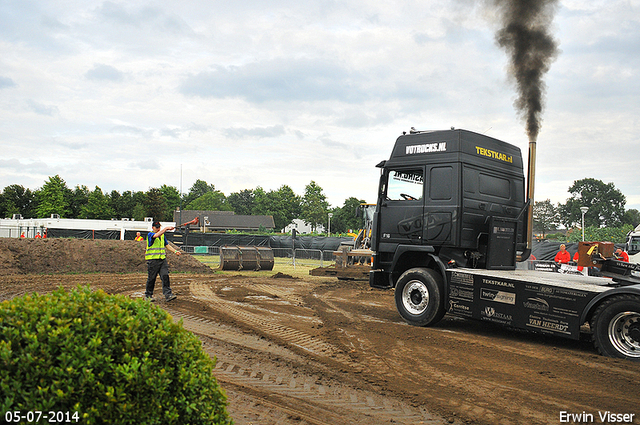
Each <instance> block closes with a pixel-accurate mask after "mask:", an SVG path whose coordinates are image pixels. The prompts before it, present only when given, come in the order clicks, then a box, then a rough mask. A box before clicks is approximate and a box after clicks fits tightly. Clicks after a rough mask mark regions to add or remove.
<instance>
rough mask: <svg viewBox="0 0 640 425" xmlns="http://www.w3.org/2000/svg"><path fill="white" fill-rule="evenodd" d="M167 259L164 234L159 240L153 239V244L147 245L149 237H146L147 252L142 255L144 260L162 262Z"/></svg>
mask: <svg viewBox="0 0 640 425" xmlns="http://www.w3.org/2000/svg"><path fill="white" fill-rule="evenodd" d="M164 258H167V253H166V251H165V248H164V234H162V235H160V237H159V238H154V239H153V244H151V245H149V236H147V250H146V252H145V253H144V259H145V260H162V259H164Z"/></svg>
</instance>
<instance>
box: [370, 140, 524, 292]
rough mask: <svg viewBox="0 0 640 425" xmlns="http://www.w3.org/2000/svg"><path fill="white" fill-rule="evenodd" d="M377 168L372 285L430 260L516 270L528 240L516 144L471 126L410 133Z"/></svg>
mask: <svg viewBox="0 0 640 425" xmlns="http://www.w3.org/2000/svg"><path fill="white" fill-rule="evenodd" d="M378 167H379V168H381V170H382V173H381V177H380V185H379V191H378V202H377V208H376V212H375V215H374V222H373V228H374V231H373V238H372V250H373V251H374V252H375V254H374V264H373V269H374V270H376V272H372V274H371V279H372V280H371V283H372V286H378V287H393V286H395V285H394V282H395V280H397V278H398V277H399V275H400V274H402V273H403V272H404V271H405V270H406V269H408V268H410V267H415V266H416V265H427V264H426V263H431V262H440V263H441V264H440V265H439V267H444V265H445V264H447V263H449V262H451V261H453V262H455V264H457V265H459V266H462V267H472V268H475V267H479V268H489V269H492V268H499V269H513V268H515V258H516V251H524V245H525V242H526V238H525V227H526V226H525V218H526V214H525V179H524V170H523V161H522V154H521V152H520V149H519V148H518V147H516V146H513V145H510V144H508V143H505V142H502V141H500V140H497V139H494V138H492V137H488V136H485V135H482V134H478V133H474V132H471V131H467V130H443V131H425V132H412V133H410V134H403V135H402V136H400V137H398V139H397V140H396V143H395V146H394V148H393V151H392V152H391V156H390V158H389V159H388V160H387V161H382V162H381V163H380V164H378Z"/></svg>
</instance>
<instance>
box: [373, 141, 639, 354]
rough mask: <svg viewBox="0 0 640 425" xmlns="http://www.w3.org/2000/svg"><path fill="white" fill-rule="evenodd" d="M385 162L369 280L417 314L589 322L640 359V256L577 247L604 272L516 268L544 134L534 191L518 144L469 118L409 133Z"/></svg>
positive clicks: (420, 321) (426, 320) (567, 327)
mask: <svg viewBox="0 0 640 425" xmlns="http://www.w3.org/2000/svg"><path fill="white" fill-rule="evenodd" d="M378 167H379V168H380V169H381V176H380V184H379V191H378V201H377V204H376V210H375V213H374V218H373V229H372V238H371V250H372V251H373V265H372V270H371V272H370V273H369V284H370V285H371V286H372V287H375V288H389V289H391V288H395V302H396V308H397V310H398V312H399V313H400V315H401V316H402V318H403V319H404V320H405V321H406V322H407V323H409V324H412V325H416V326H429V325H433V324H435V323H437V322H438V321H439V320H440V319H442V318H443V317H444V315H445V314H447V313H449V314H453V315H456V316H460V317H465V318H469V319H476V320H483V321H489V322H493V323H499V324H503V325H506V326H511V327H515V328H520V329H525V330H530V331H536V332H542V333H547V334H553V335H558V336H562V337H566V338H572V339H578V338H579V337H580V329H581V327H582V325H584V324H589V326H590V328H591V331H592V333H593V342H594V345H595V347H596V348H597V349H598V351H599V352H600V353H601V354H603V355H606V356H611V357H619V358H626V359H630V360H634V361H640V278H638V271H639V270H640V266H638V265H636V264H630V263H624V262H621V261H617V260H615V259H614V258H613V245H612V244H608V243H599V242H590V243H583V244H581V246H580V249H579V252H580V259H579V263H578V264H579V265H582V266H586V267H594V268H597V269H598V270H599V273H600V274H601V275H603V276H604V277H594V276H577V275H567V274H555V273H546V272H540V271H535V270H520V269H516V264H517V262H518V261H525V260H526V259H527V258H528V257H529V255H530V252H531V239H532V238H531V235H532V232H531V227H532V226H531V225H532V208H531V206H532V204H533V183H534V180H535V177H534V174H535V142H531V143H530V146H529V172H528V189H527V193H526V196H525V177H524V167H523V160H522V155H521V152H520V149H519V148H517V147H516V146H513V145H510V144H508V143H505V142H503V141H500V140H497V139H494V138H491V137H488V136H485V135H481V134H478V133H474V132H471V131H466V130H453V129H452V130H444V131H427V132H417V131H412V132H411V133H410V134H403V135H402V136H400V137H399V138H398V139H397V141H396V144H395V146H394V148H393V151H392V153H391V157H390V158H389V160H387V161H382V162H381V163H380V164H378Z"/></svg>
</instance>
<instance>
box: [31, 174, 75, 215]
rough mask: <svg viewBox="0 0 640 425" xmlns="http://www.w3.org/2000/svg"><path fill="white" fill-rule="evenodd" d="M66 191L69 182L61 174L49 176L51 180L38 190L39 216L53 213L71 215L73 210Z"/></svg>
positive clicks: (37, 213) (37, 211) (37, 212)
mask: <svg viewBox="0 0 640 425" xmlns="http://www.w3.org/2000/svg"><path fill="white" fill-rule="evenodd" d="M66 191H68V188H67V184H66V183H65V181H64V180H63V179H62V178H61V177H60V176H59V175H57V174H56V175H55V176H53V177H49V180H47V181H46V182H45V184H44V185H43V186H42V188H41V189H40V190H38V191H37V192H36V200H37V201H36V202H37V205H38V206H37V207H36V215H37V217H38V218H46V217H50V216H51V214H59V215H60V217H69V215H70V213H71V210H70V209H69V202H68V201H67V199H65V192H66Z"/></svg>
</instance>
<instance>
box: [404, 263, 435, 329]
mask: <svg viewBox="0 0 640 425" xmlns="http://www.w3.org/2000/svg"><path fill="white" fill-rule="evenodd" d="M443 291H444V285H443V282H442V276H440V275H439V274H438V273H436V272H435V271H434V270H431V269H425V268H414V269H409V270H407V271H406V272H404V273H403V274H402V276H400V279H398V282H397V283H396V289H395V299H396V308H397V309H398V313H400V316H402V318H403V319H404V320H405V321H406V322H407V323H409V324H410V325H414V326H429V325H433V324H435V323H437V322H439V321H440V319H442V318H443V317H444V315H445V313H446V311H445V308H444V297H443Z"/></svg>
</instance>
